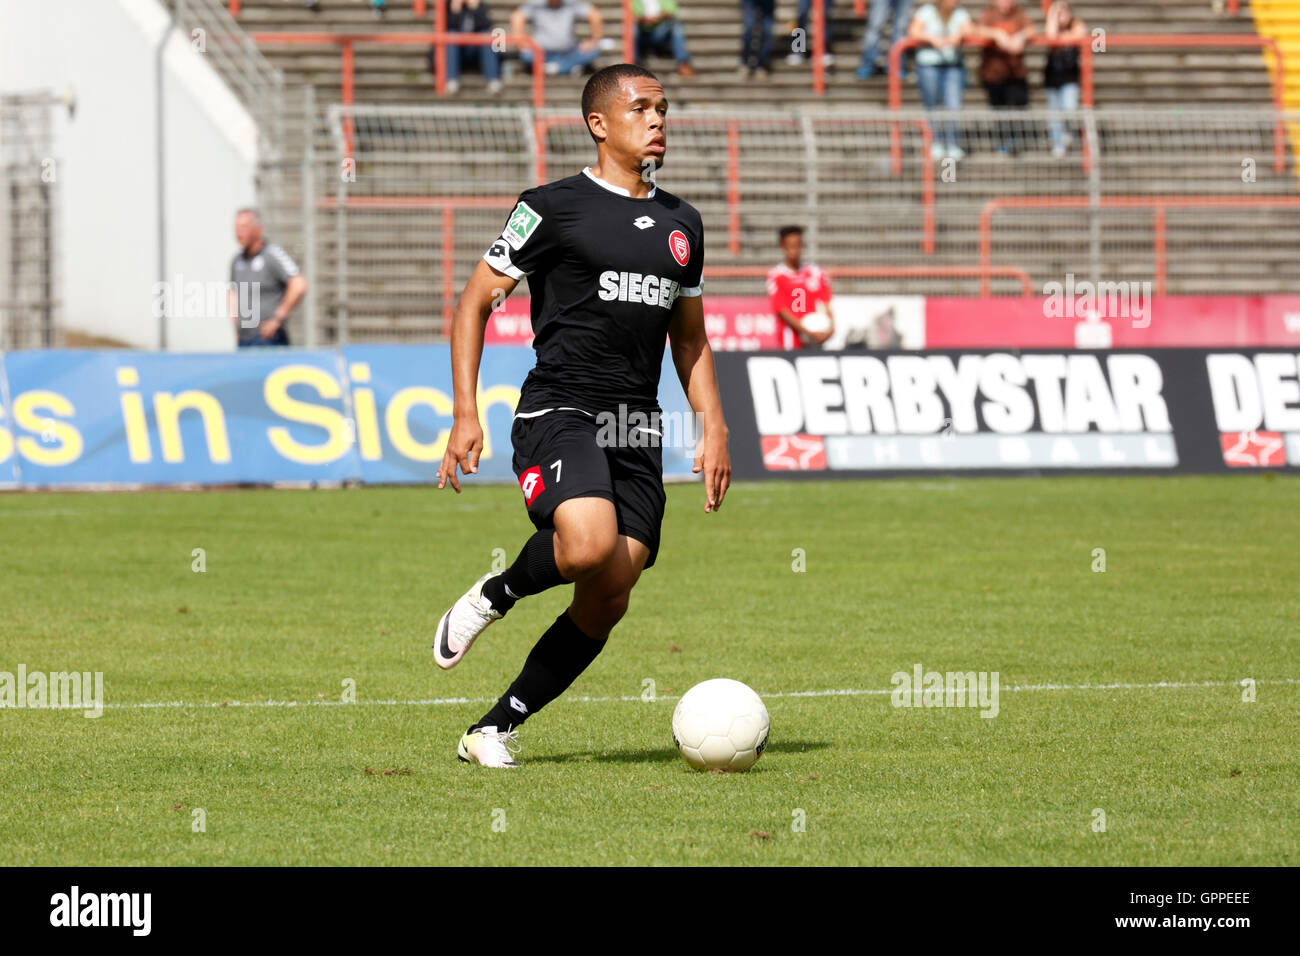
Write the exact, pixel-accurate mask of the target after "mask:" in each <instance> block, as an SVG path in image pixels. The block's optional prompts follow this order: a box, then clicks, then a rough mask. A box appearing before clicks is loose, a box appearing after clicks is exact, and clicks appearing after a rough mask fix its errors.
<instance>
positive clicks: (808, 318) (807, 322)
mask: <svg viewBox="0 0 1300 956" xmlns="http://www.w3.org/2000/svg"><path fill="white" fill-rule="evenodd" d="M799 321H801V322H802V323H803V327H804V328H805V329H807V330H808V331H809V332H812V333H814V334H816V335H820V334H821V333H823V332H825V331H826V330H827V329H829V328H830V327H831V316H830V313H829V312H827V311H826V303H825V302H818V303H817V310H816V311H815V312H808V313H805V314H804V315H803V316H802V317H801V318H800V320H799Z"/></svg>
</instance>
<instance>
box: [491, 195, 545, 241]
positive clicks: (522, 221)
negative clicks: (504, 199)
mask: <svg viewBox="0 0 1300 956" xmlns="http://www.w3.org/2000/svg"><path fill="white" fill-rule="evenodd" d="M541 223H542V217H541V216H539V215H538V214H537V210H535V209H533V207H532V206H530V205H528V203H526V202H522V201H521V202H520V203H519V205H517V206H515V211H514V212H512V213H511V214H510V219H509V221H508V222H507V223H506V231H505V232H503V233H501V238H502V239H504V240H505V241H506V242H508V243H509V244H510V248H511V249H518V248H519V247H520V246H522V245H523V244H524V243H525V242H527V241H528V237H529V236H531V235H532V234H533V232H534V231H535V230H536V229H537V227H538V226H539V225H541Z"/></svg>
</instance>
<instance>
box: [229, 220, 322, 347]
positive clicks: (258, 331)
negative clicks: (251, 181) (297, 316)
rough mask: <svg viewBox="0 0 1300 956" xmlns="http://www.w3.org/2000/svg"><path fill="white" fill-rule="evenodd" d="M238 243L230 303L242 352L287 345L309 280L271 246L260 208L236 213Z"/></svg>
mask: <svg viewBox="0 0 1300 956" xmlns="http://www.w3.org/2000/svg"><path fill="white" fill-rule="evenodd" d="M235 241H236V242H238V243H239V247H240V248H239V254H238V255H236V256H235V258H234V259H233V260H231V263H230V291H229V292H228V293H227V295H226V300H227V302H228V304H229V308H230V320H231V322H233V323H234V326H235V335H236V337H237V338H238V340H239V345H240V347H241V348H243V347H246V346H250V345H288V344H289V335H288V333H287V332H285V330H284V324H285V322H287V321H288V320H289V316H290V315H291V314H292V313H293V310H294V309H296V308H297V307H298V303H299V302H301V301H302V297H303V296H304V295H306V294H307V280H306V279H304V278H303V277H302V273H301V272H300V271H299V270H298V264H297V263H296V262H294V261H293V259H291V258H290V257H289V253H287V252H285V251H284V249H282V248H281V247H280V246H278V245H276V244H275V243H273V242H267V241H266V237H265V236H264V235H263V233H262V218H261V216H259V215H258V213H257V210H256V209H241V210H239V212H237V213H235Z"/></svg>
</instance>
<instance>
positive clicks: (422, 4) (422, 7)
mask: <svg viewBox="0 0 1300 956" xmlns="http://www.w3.org/2000/svg"><path fill="white" fill-rule="evenodd" d="M426 3H427V0H411V10H412V11H413V12H414V13H415V15H416V16H417V17H422V16H424V14H425V12H426V10H427V7H426ZM226 6H227V9H228V10H229V11H230V15H231V16H232V17H234V18H235V19H239V14H240V10H241V9H242V6H243V4H242V3H241V0H226Z"/></svg>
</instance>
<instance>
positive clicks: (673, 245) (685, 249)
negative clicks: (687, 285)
mask: <svg viewBox="0 0 1300 956" xmlns="http://www.w3.org/2000/svg"><path fill="white" fill-rule="evenodd" d="M668 248H669V249H670V250H672V254H673V258H674V259H676V260H677V264H678V265H679V266H684V265H686V263H688V262H690V261H691V244H690V242H688V241H687V239H686V233H684V232H682V231H681V230H680V229H674V230H673V231H672V234H671V235H669V236H668Z"/></svg>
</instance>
